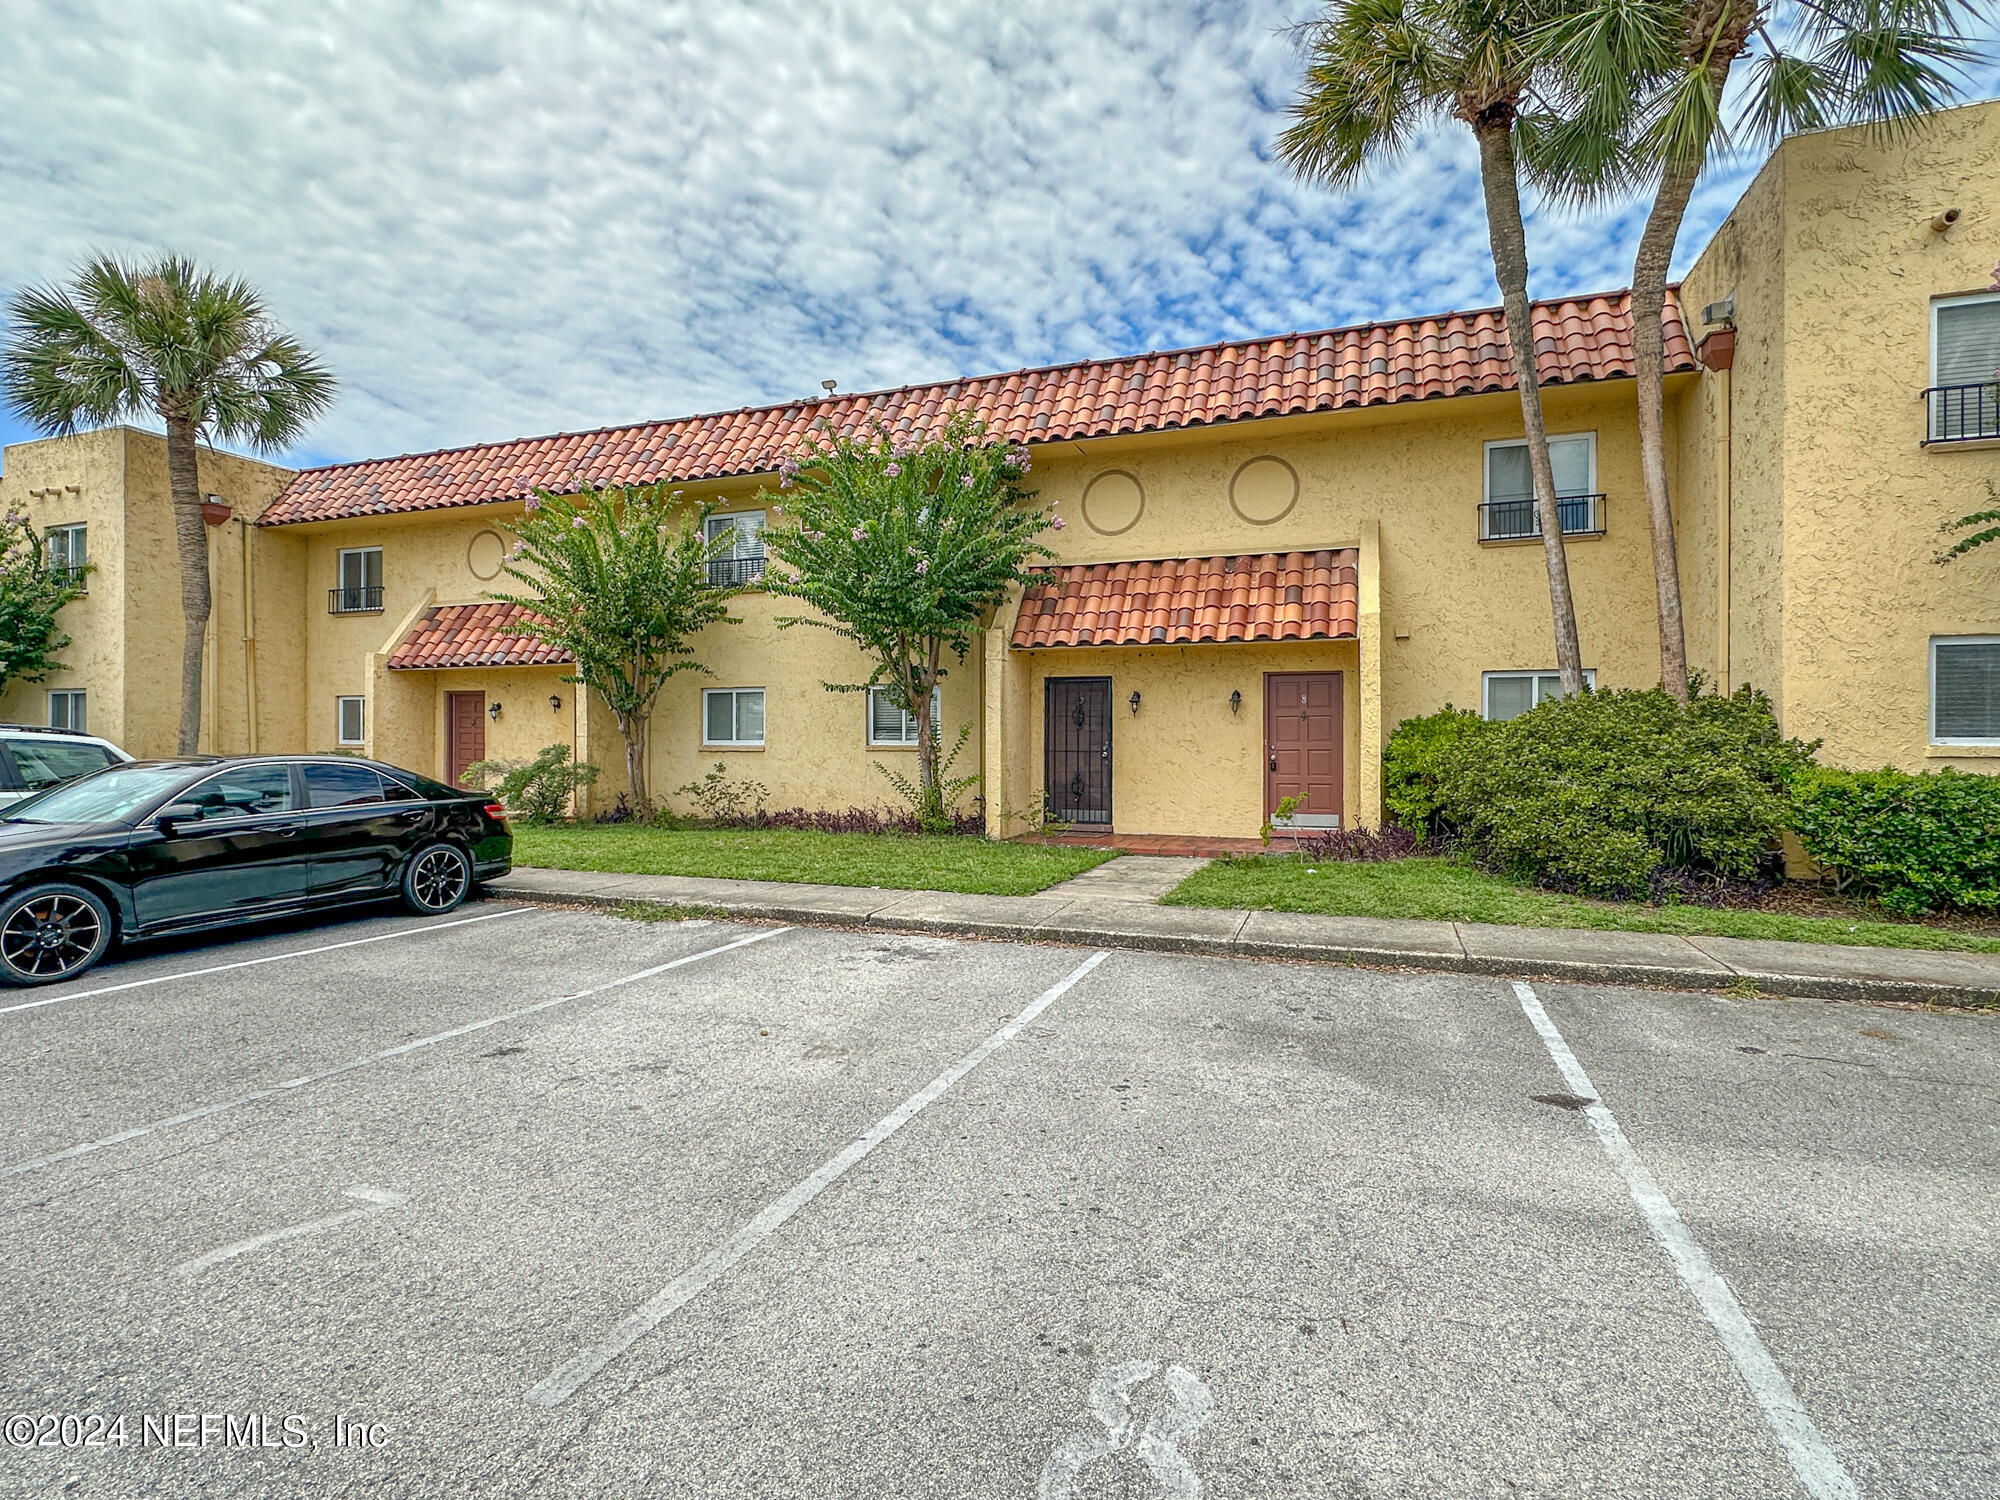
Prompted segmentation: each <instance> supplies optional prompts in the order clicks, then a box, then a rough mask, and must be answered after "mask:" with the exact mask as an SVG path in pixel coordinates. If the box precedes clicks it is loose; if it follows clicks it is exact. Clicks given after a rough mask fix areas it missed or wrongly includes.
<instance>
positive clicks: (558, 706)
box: [549, 693, 562, 714]
mask: <svg viewBox="0 0 2000 1500" xmlns="http://www.w3.org/2000/svg"><path fill="white" fill-rule="evenodd" d="M549 712H550V713H552V714H559V713H561V712H562V695H561V694H560V693H550V694H549Z"/></svg>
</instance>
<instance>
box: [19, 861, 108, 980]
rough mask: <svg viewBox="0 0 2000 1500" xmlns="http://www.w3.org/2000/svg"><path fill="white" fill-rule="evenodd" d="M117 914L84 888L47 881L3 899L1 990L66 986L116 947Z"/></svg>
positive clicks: (101, 898)
mask: <svg viewBox="0 0 2000 1500" xmlns="http://www.w3.org/2000/svg"><path fill="white" fill-rule="evenodd" d="M111 929H112V922H111V908H110V907H108V906H106V905H105V904H104V899H103V897H101V896H99V895H98V894H97V893H96V892H95V891H91V890H86V889H85V888H84V887H82V886H80V885H70V884H68V883H66V882H63V881H45V882H44V883H42V884H40V885H31V886H26V887H24V888H22V889H21V890H17V891H13V892H10V893H9V894H8V895H7V896H6V898H5V899H0V984H8V985H36V984H60V983H62V982H63V981H64V980H65V979H74V978H76V977H77V976H78V975H79V974H82V973H84V972H85V971H87V970H88V969H89V968H90V967H91V966H92V965H93V964H95V963H96V962H97V961H98V960H99V959H100V958H102V957H104V953H105V950H106V949H108V948H109V947H110V946H111Z"/></svg>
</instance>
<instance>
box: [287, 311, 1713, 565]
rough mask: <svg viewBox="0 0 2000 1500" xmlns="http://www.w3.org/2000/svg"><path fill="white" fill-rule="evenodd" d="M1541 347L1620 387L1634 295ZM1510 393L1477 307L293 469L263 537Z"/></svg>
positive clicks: (1494, 325)
mask: <svg viewBox="0 0 2000 1500" xmlns="http://www.w3.org/2000/svg"><path fill="white" fill-rule="evenodd" d="M1666 338H1667V343H1666V363H1667V368H1668V370H1670V371H1675V370H1692V369H1695V368H1697V367H1696V365H1695V361H1694V354H1693V351H1692V350H1691V349H1690V348H1689V346H1688V337H1687V331H1686V329H1685V328H1684V327H1683V326H1682V323H1681V313H1680V303H1679V301H1678V300H1677V299H1676V298H1674V297H1673V296H1672V295H1671V294H1669V297H1668V301H1667V312H1666ZM1535 348H1536V351H1537V358H1538V360H1539V364H1540V371H1541V378H1542V381H1543V383H1544V384H1547V385H1557V384H1564V383H1569V382H1574V381H1580V380H1605V379H1609V378H1612V377H1614V376H1629V375H1630V374H1631V373H1632V330H1631V313H1630V298H1629V295H1628V294H1627V293H1625V292H1612V293H1609V294H1607V295H1603V296H1595V297H1571V298H1565V299H1561V300H1558V301H1553V302H1539V303H1537V304H1535ZM1513 386H1514V375H1513V369H1512V366H1511V365H1510V363H1509V360H1508V357H1507V339H1506V329H1505V325H1504V321H1503V319H1502V318H1501V316H1500V311H1499V309H1497V308H1488V309H1485V310H1483V311H1479V312H1466V313H1446V314H1444V315H1442V316H1440V317H1433V318H1412V319H1408V320H1405V321H1403V322H1398V323H1370V324H1366V325H1365V326H1362V327H1357V328H1336V329H1330V330H1328V331H1326V332H1323V333H1295V334H1286V335H1284V336H1283V337H1280V338H1267V339H1254V340H1250V341H1247V342H1241V343H1225V344H1208V345H1205V346H1203V347H1201V348H1198V349H1180V350H1173V351H1169V352H1167V353H1163V354H1146V355H1138V356H1134V357H1131V358H1126V359H1101V360H1085V361H1083V362H1081V363H1078V364H1069V365H1052V366H1049V367H1047V368H1045V369H1038V370H1017V371H1015V372H1014V373H1013V374H1011V375H982V376H978V377H975V378H971V379H965V380H949V381H943V382H940V383H938V384H934V385H912V386H904V387H902V388H900V389H898V390H892V391H876V392H873V393H871V394H867V395H854V396H840V397H835V398H833V399H830V400H826V401H795V402H792V403H790V404H789V405H784V406H760V407H744V408H742V409H741V410H738V411H730V412H717V413H714V414H712V415H709V416H698V417H682V418H678V419H676V420H674V421H670V422H647V423H642V424H640V425H638V426H636V427H609V428H603V429H601V430H599V431H596V432H578V433H558V434H556V435H555V436H553V437H539V438H523V439H521V440H519V441H516V442H510V443H488V444H482V445H480V446H478V447H471V448H450V449H444V450H441V451H439V452H436V453H416V454H409V455H405V456H404V457H401V458H378V459H369V460H367V461H365V462H362V463H355V464H341V465H336V466H333V467H330V468H321V469H305V470H302V471H301V472H300V473H299V474H297V475H296V476H294V478H293V479H292V481H291V483H289V484H288V485H286V486H285V488H284V489H283V490H282V491H281V492H280V493H279V495H278V497H277V498H276V499H275V500H273V501H272V502H271V504H270V506H269V507H268V508H266V510H265V511H264V514H263V516H262V517H261V519H260V523H259V524H261V525H265V526H282V525H286V524H288V523H292V522H298V521H327V520H336V519H341V518H344V517H350V516H367V515H376V514H381V513H383V512H387V511H422V510H443V509H446V508H449V507H452V506H459V505H482V504H486V503H489V502H493V501H500V500H519V499H523V498H525V497H526V496H527V495H528V494H529V493H531V492H532V491H533V490H534V489H535V488H536V487H537V486H540V487H544V488H551V489H560V488H566V487H568V486H570V485H573V484H575V483H576V482H577V481H579V480H582V481H585V482H587V483H590V484H597V485H609V484H646V483H652V482H654V481H658V480H671V481H676V482H680V483H687V482H690V481H694V480H701V479H720V478H725V477H727V476H730V475H737V474H756V473H769V472H770V471H772V470H774V469H776V468H777V466H778V464H779V462H780V460H781V459H783V457H784V456H785V455H786V454H787V453H788V452H790V451H791V450H792V449H793V448H794V447H796V446H797V445H798V444H799V443H800V441H801V440H802V439H804V438H805V437H806V436H807V434H808V433H809V432H810V431H811V430H812V428H813V425H814V424H815V423H817V422H819V421H820V420H821V419H822V418H830V419H831V420H832V421H833V423H834V425H835V426H836V427H837V428H839V429H841V430H843V431H856V430H865V429H866V428H868V427H869V426H871V425H873V424H875V423H878V422H879V423H883V424H885V425H887V426H888V427H890V428H891V429H892V430H895V431H909V430H922V429H927V428H930V427H933V426H936V425H938V424H940V423H942V422H943V421H944V420H945V418H946V417H947V416H948V415H949V414H950V413H951V412H953V411H955V410H965V411H970V412H972V413H974V414H975V415H977V416H979V417H981V418H983V419H984V420H985V421H986V422H987V424H988V426H989V428H990V429H991V431H992V432H993V433H994V435H995V436H998V437H1003V438H1009V439H1014V440H1016V441H1020V442H1049V441H1055V440H1057V439H1063V438H1086V437H1105V436H1108V435H1110V434H1113V433H1125V432H1151V431H1156V430H1159V429H1164V428H1173V427H1193V426H1200V425H1203V424H1205V423H1211V422H1236V421H1245V420H1250V419H1254V418H1257V417H1278V416H1291V415H1295V414H1297V413H1301V412H1315V411H1336V410H1342V409H1345V408H1350V407H1363V406H1381V405H1386V404H1389V403H1393V402H1401V401H1421V400H1427V399H1430V398H1433V397H1438V396H1465V395H1473V394H1477V393H1480V392H1484V391H1505V390H1512V389H1513Z"/></svg>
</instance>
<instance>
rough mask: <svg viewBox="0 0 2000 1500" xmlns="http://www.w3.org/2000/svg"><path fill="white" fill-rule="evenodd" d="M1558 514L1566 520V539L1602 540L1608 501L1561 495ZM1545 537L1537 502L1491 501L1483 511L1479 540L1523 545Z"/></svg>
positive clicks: (1564, 533) (1586, 496)
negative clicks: (1605, 507) (1580, 537)
mask: <svg viewBox="0 0 2000 1500" xmlns="http://www.w3.org/2000/svg"><path fill="white" fill-rule="evenodd" d="M1556 513H1557V515H1559V516H1560V517H1561V518H1562V529H1563V535H1564V536H1602V535H1603V534H1604V497H1603V496H1602V495H1558V496H1556ZM1541 534H1542V527H1541V523H1540V521H1539V520H1538V519H1537V518H1536V516H1535V502H1534V501H1533V500H1488V501H1487V502H1486V503H1485V504H1484V505H1482V506H1480V507H1479V540H1480V541H1482V542H1519V541H1527V540H1529V539H1530V538H1533V537H1538V536H1540V535H1541Z"/></svg>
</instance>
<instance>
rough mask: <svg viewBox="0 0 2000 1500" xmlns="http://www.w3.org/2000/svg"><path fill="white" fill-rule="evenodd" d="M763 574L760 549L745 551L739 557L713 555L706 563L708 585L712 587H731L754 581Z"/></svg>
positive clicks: (762, 558) (762, 557) (762, 556)
mask: <svg viewBox="0 0 2000 1500" xmlns="http://www.w3.org/2000/svg"><path fill="white" fill-rule="evenodd" d="M763 576H764V554H763V552H762V550H761V549H760V550H758V551H756V552H750V553H745V554H744V555H743V556H741V557H714V558H710V559H709V563H708V586H709V587H710V588H712V589H733V588H739V587H741V586H742V585H743V584H746V583H751V582H754V581H755V580H757V579H759V578H762V577H763Z"/></svg>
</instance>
